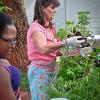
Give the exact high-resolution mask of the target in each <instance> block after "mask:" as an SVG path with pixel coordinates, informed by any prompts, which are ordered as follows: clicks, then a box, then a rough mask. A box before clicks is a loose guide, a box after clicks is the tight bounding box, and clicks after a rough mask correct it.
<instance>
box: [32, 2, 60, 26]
mask: <svg viewBox="0 0 100 100" xmlns="http://www.w3.org/2000/svg"><path fill="white" fill-rule="evenodd" d="M50 4H53V5H54V6H55V7H58V6H59V5H60V3H59V1H58V0H36V2H35V8H34V20H33V21H35V20H38V22H39V23H40V24H41V25H43V26H44V24H45V21H44V14H43V11H42V7H47V6H49V5H50Z"/></svg>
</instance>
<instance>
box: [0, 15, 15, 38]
mask: <svg viewBox="0 0 100 100" xmlns="http://www.w3.org/2000/svg"><path fill="white" fill-rule="evenodd" d="M12 24H13V21H12V18H11V17H10V16H9V15H7V14H4V13H0V37H1V36H2V34H3V31H4V30H5V28H6V26H7V25H12Z"/></svg>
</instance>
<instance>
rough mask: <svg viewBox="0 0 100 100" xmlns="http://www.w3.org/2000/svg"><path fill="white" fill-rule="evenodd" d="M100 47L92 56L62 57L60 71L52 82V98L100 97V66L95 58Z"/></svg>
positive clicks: (87, 99) (93, 99) (82, 99)
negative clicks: (97, 66) (98, 66)
mask: <svg viewBox="0 0 100 100" xmlns="http://www.w3.org/2000/svg"><path fill="white" fill-rule="evenodd" d="M98 51H100V48H97V49H96V52H95V51H93V53H92V55H91V56H90V57H87V56H85V57H84V58H83V57H81V56H75V57H65V56H63V57H61V58H60V60H59V62H58V64H59V66H60V69H59V72H58V74H57V75H56V78H55V80H54V81H53V82H52V83H51V84H50V87H49V95H50V98H61V97H65V98H69V100H99V99H100V68H96V67H95V64H94V60H95V58H96V55H97V54H98Z"/></svg>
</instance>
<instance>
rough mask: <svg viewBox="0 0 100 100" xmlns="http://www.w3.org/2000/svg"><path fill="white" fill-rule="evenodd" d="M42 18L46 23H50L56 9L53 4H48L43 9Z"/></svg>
mask: <svg viewBox="0 0 100 100" xmlns="http://www.w3.org/2000/svg"><path fill="white" fill-rule="evenodd" d="M43 13H44V17H45V19H46V20H47V21H51V20H52V19H53V18H54V16H55V13H56V7H54V5H53V4H50V5H49V6H47V7H43Z"/></svg>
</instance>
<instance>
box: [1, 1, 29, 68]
mask: <svg viewBox="0 0 100 100" xmlns="http://www.w3.org/2000/svg"><path fill="white" fill-rule="evenodd" d="M3 2H4V4H5V6H7V7H8V8H10V9H11V10H10V9H9V11H7V13H8V14H9V15H10V16H12V18H13V19H14V22H15V25H16V28H17V43H16V47H15V49H12V50H11V53H10V54H8V55H7V58H8V59H9V61H10V62H11V64H12V65H15V66H17V67H18V68H21V69H23V68H26V66H27V64H28V59H27V52H26V51H27V49H26V32H27V29H28V21H27V17H26V13H25V9H24V0H3Z"/></svg>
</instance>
